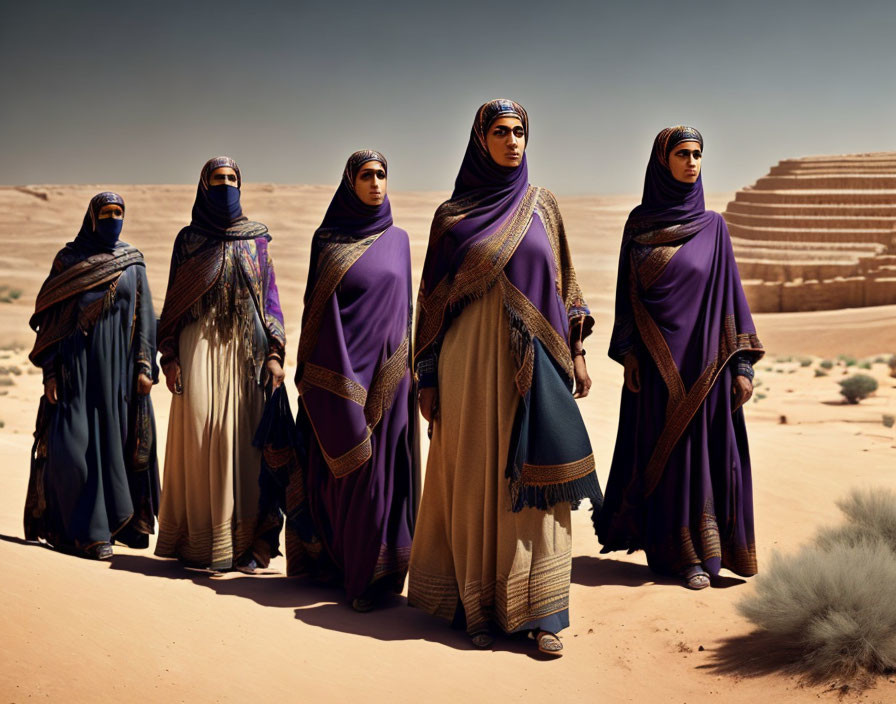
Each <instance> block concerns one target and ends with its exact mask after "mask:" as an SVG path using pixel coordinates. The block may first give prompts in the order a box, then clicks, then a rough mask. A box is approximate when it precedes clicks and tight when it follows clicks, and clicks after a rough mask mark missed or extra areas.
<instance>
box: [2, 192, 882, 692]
mask: <svg viewBox="0 0 896 704" xmlns="http://www.w3.org/2000/svg"><path fill="white" fill-rule="evenodd" d="M98 190H102V189H101V188H99V187H93V186H77V187H71V186H64V187H63V186H59V187H56V186H39V187H29V188H25V189H14V188H0V241H2V242H3V245H4V246H3V247H2V248H0V252H2V254H0V287H2V286H6V287H7V288H6V289H5V293H4V289H2V288H0V298H3V297H8V293H9V292H11V291H12V292H13V293H14V294H15V292H20V296H19V298H18V300H16V301H14V302H12V303H3V302H0V331H2V332H0V348H3V349H0V421H2V423H3V426H2V428H0V561H2V564H3V569H2V573H0V574H2V584H3V591H4V595H5V598H4V599H2V602H0V628H2V631H0V633H2V636H3V638H2V641H0V649H2V658H0V698H2V699H3V701H6V702H25V701H31V700H38V699H41V700H49V701H66V702H82V701H83V702H92V701H111V700H117V701H138V700H139V701H153V702H154V701H236V700H239V699H244V698H247V697H253V698H258V697H262V696H263V697H264V698H265V699H270V700H275V699H277V700H286V701H311V700H312V699H317V700H321V699H322V700H324V701H344V700H354V701H359V700H362V699H367V700H373V701H381V700H390V701H414V700H423V699H425V700H427V701H436V702H438V701H449V700H457V699H458V698H459V697H463V698H464V699H465V700H468V701H484V700H490V701H503V700H521V699H524V698H526V699H531V698H532V697H540V699H541V700H546V699H545V698H547V697H549V698H550V699H549V701H578V700H583V699H586V700H588V701H593V700H600V701H605V702H699V701H709V700H714V701H723V702H756V701H759V700H761V699H768V700H774V701H778V702H803V701H807V702H808V701H818V700H819V699H821V700H831V701H835V700H836V699H837V693H836V692H831V691H825V690H824V689H823V688H806V687H802V686H801V685H800V683H799V682H798V681H797V680H796V679H795V678H794V677H792V676H789V675H786V674H782V673H781V672H779V671H778V670H777V663H775V661H774V660H773V659H770V658H768V657H767V656H766V655H765V654H764V653H763V652H761V651H760V652H757V647H756V643H757V641H756V639H755V638H752V637H751V636H750V633H751V628H750V626H749V624H748V623H747V622H746V621H745V620H744V619H742V618H741V617H740V616H739V615H738V614H737V612H736V610H735V608H734V605H735V603H736V602H737V601H738V600H739V599H741V598H742V597H743V596H745V595H746V594H748V593H750V592H751V590H752V588H753V587H752V585H751V584H750V583H744V582H743V580H740V579H736V578H734V577H729V578H728V579H726V580H725V582H724V584H723V586H722V588H713V589H708V590H705V591H703V592H698V593H693V592H689V591H687V590H685V589H683V588H681V587H680V586H678V585H677V584H673V583H668V582H656V581H654V576H653V575H652V574H651V573H650V572H649V571H648V570H647V568H646V567H645V561H644V557H643V554H635V555H624V554H618V553H614V554H612V555H604V556H600V555H599V545H598V543H597V540H596V538H595V537H594V535H593V532H592V529H591V524H590V516H589V512H587V511H584V510H582V511H579V512H578V513H576V514H575V515H574V519H573V526H574V527H573V531H574V555H575V557H574V560H573V584H572V593H571V599H572V604H571V620H572V624H571V627H570V628H569V629H568V630H567V631H564V633H563V637H564V642H565V645H566V650H565V653H566V654H565V656H564V657H563V658H562V659H560V660H559V661H556V662H546V661H544V660H542V659H540V658H538V657H536V656H534V655H532V653H531V650H532V649H531V646H530V644H529V643H527V642H518V641H513V640H499V641H498V643H497V646H496V649H495V651H494V652H478V651H474V650H472V649H471V647H470V646H469V645H468V643H467V639H466V637H465V636H464V635H463V634H462V633H460V632H457V631H452V630H450V629H449V628H447V627H445V626H443V624H441V623H440V622H437V621H435V620H433V619H431V618H430V617H428V616H426V615H424V614H422V613H419V612H417V611H416V610H414V609H410V608H407V605H406V602H405V600H404V598H403V597H402V598H401V599H397V600H396V601H395V602H394V603H393V604H392V605H391V606H390V607H389V608H386V609H384V610H382V611H378V612H374V613H371V614H355V613H354V612H353V611H351V609H350V608H348V607H347V606H345V605H344V604H343V603H342V600H341V599H340V594H338V593H336V592H333V591H329V590H325V589H321V588H318V587H314V586H311V585H308V584H306V583H304V582H302V581H297V580H292V579H287V578H285V577H283V576H281V575H271V576H266V577H246V576H242V575H226V576H224V577H217V578H216V577H209V576H207V575H205V574H204V573H200V572H190V571H186V570H183V569H181V568H180V567H179V566H178V565H177V563H175V562H173V561H166V560H160V559H156V558H155V557H153V555H152V551H151V550H149V551H133V550H128V549H126V548H118V547H116V557H115V559H114V560H113V561H112V562H111V563H109V564H106V563H96V562H88V561H85V560H80V559H77V558H74V557H69V556H65V555H61V554H56V553H53V552H52V551H50V550H47V549H43V548H41V547H37V546H32V545H27V544H26V543H25V542H24V541H23V539H22V537H21V536H22V520H21V519H22V502H23V499H24V495H25V488H26V484H27V477H28V452H29V449H30V445H31V432H32V431H33V422H34V413H35V410H36V405H37V399H38V395H39V394H40V391H41V389H40V377H39V375H37V374H35V373H33V371H36V370H30V369H29V368H28V364H27V360H26V356H25V355H26V352H25V350H24V349H23V348H24V347H27V346H28V345H30V344H31V341H32V340H33V337H32V334H31V332H30V331H29V329H28V328H27V319H28V316H29V314H30V309H31V306H32V304H33V300H34V296H35V294H36V292H37V289H38V287H39V285H40V283H41V281H42V280H43V278H44V276H45V275H46V272H47V271H48V269H49V265H50V262H51V259H52V256H53V254H54V253H55V252H56V250H57V249H58V248H59V247H60V246H61V245H62V244H63V243H64V242H65V241H67V240H69V239H71V238H72V237H73V236H74V234H75V233H76V232H77V230H78V226H79V224H80V221H81V218H82V216H83V213H84V209H85V207H86V203H87V201H88V199H89V198H90V196H91V195H93V193H95V192H97V191H98ZM117 190H118V191H119V192H120V193H121V194H122V195H123V196H124V197H125V200H126V202H127V208H128V210H127V216H126V224H125V229H124V234H123V238H124V239H125V240H127V241H129V242H131V243H133V244H135V245H137V246H138V247H140V249H141V250H143V252H144V253H145V254H146V257H147V261H148V267H149V278H150V283H151V286H152V289H153V292H154V294H155V296H154V300H155V304H156V308H157V310H160V309H161V303H162V298H163V296H164V287H165V283H166V280H167V271H168V257H169V255H170V248H171V243H172V240H173V237H174V235H175V234H176V232H177V230H178V228H179V227H180V226H181V225H183V224H184V223H185V222H186V221H187V220H188V218H189V210H190V205H191V203H192V199H193V193H194V190H193V188H192V187H187V186H121V187H119V188H118V189H117ZM331 193H332V189H331V188H330V187H316V186H268V185H254V186H253V185H249V186H247V187H246V188H245V194H244V198H243V201H244V207H245V210H246V212H247V213H248V214H249V215H250V216H251V217H252V218H254V219H258V220H261V221H263V222H266V223H267V224H268V225H269V227H270V229H271V232H272V233H273V235H274V241H273V244H272V252H273V254H274V256H275V260H276V266H277V273H278V282H279V285H280V292H281V300H282V302H283V308H284V312H285V315H286V321H287V330H288V332H289V334H290V340H289V346H290V348H291V349H294V346H295V344H296V343H297V341H298V323H299V318H300V315H301V296H302V291H303V288H304V284H305V277H306V272H307V256H308V247H309V243H310V237H311V233H312V231H313V229H314V227H315V225H316V224H317V223H318V222H319V220H320V217H321V216H322V213H323V211H324V209H325V207H326V205H327V203H328V201H329V198H330V196H331ZM443 196H444V194H440V193H401V194H395V195H394V196H393V197H392V202H393V210H394V214H395V220H396V222H397V223H398V224H399V225H401V226H402V227H404V228H405V229H407V230H408V231H409V232H410V234H411V240H412V249H413V252H412V253H413V257H414V263H415V275H417V276H419V269H420V266H421V264H422V260H423V254H424V250H425V245H426V235H427V232H428V226H429V220H430V217H431V214H432V212H433V210H434V208H435V206H436V204H437V203H438V202H439V201H440V200H441V199H442V197H443ZM729 197H730V195H729V194H719V195H717V196H711V197H710V198H709V199H708V200H709V202H708V205H709V207H712V208H714V209H717V210H721V209H722V208H723V207H724V205H725V203H726V202H727V200H728V199H729ZM635 201H636V199H635V198H634V197H621V196H614V197H588V198H585V197H581V198H568V199H564V198H561V199H560V202H561V207H562V210H563V213H564V217H565V219H566V224H567V229H568V231H569V234H570V239H571V243H572V248H573V255H574V261H575V263H576V267H577V270H578V273H579V279H580V281H581V282H582V283H583V286H584V288H585V293H586V296H587V298H588V300H589V302H590V303H591V305H592V308H593V309H594V311H595V314H596V317H597V320H598V324H597V331H596V334H595V336H594V337H593V338H592V339H591V341H590V344H589V350H591V351H592V352H591V354H590V355H589V356H588V363H589V368H590V372H591V375H592V378H593V380H594V387H593V390H592V393H591V396H589V397H588V398H587V399H585V400H584V401H582V403H581V408H582V411H583V414H584V416H585V420H586V422H587V425H588V429H589V432H590V434H591V440H592V443H593V445H594V448H595V454H596V457H597V460H598V472H599V475H600V478H601V483H602V484H605V483H606V477H607V472H608V469H609V464H610V458H611V454H612V443H613V440H614V438H615V433H616V423H617V417H618V416H617V413H618V399H619V388H620V384H621V373H620V369H619V368H618V367H617V366H616V365H615V364H614V363H613V362H611V361H610V360H609V359H607V358H606V357H605V356H604V354H603V352H604V350H605V349H606V345H607V341H608V335H609V328H610V325H611V323H612V321H611V317H610V309H611V305H612V299H613V295H614V294H613V285H614V281H615V271H616V256H617V247H618V243H619V239H620V233H621V227H622V223H623V222H624V219H625V215H626V213H627V211H628V209H629V208H630V207H631V206H632V204H633V203H634V202H635ZM894 320H896V306H890V307H886V308H875V309H862V310H847V311H831V312H823V313H801V314H779V315H762V316H757V319H756V322H757V326H758V329H759V334H760V337H761V338H762V339H763V341H764V342H765V345H766V347H767V349H768V350H769V354H768V356H767V357H766V360H765V361H764V362H762V363H761V364H760V366H759V369H758V372H757V378H758V379H759V382H758V385H757V389H756V391H757V393H756V397H757V399H756V400H755V401H754V402H751V403H750V404H749V406H748V409H747V414H748V423H749V429H750V433H751V434H750V442H751V448H752V456H753V467H754V485H755V497H754V498H755V504H756V522H757V542H758V546H759V557H760V569H762V566H763V564H767V563H768V558H769V556H770V554H771V553H772V551H775V550H780V551H784V552H790V551H793V550H795V549H796V548H797V547H798V546H799V545H800V544H801V543H803V542H804V541H805V540H806V539H807V538H809V537H810V536H811V535H812V534H813V533H814V531H815V530H817V529H818V528H820V527H821V526H825V525H830V524H831V523H833V522H837V521H838V520H839V517H838V512H837V509H836V507H835V505H834V502H835V501H836V500H837V499H838V498H839V497H841V496H843V495H844V494H845V493H846V492H847V491H848V490H849V489H850V488H851V487H853V486H882V487H884V486H885V487H891V488H896V436H894V429H892V428H890V429H887V428H885V427H884V425H883V424H882V418H883V416H884V414H891V415H896V379H893V378H890V377H889V376H888V374H887V371H888V370H887V367H886V365H884V364H882V363H876V364H875V363H872V364H871V369H870V370H866V373H870V374H872V375H874V376H875V377H876V378H877V379H878V381H879V383H880V389H879V390H878V392H877V394H876V395H875V396H873V397H872V398H869V399H867V400H865V401H863V402H862V403H861V404H859V405H857V406H850V405H844V404H842V403H840V402H839V395H838V386H837V385H836V383H835V382H836V381H837V380H838V379H841V378H844V374H848V373H851V372H852V371H853V369H847V367H846V366H845V364H844V363H842V362H841V363H839V364H837V365H836V366H835V367H834V368H833V369H832V370H831V371H830V372H829V374H828V375H827V376H816V375H815V374H816V372H815V370H816V369H817V368H818V365H819V361H820V360H821V359H823V358H832V359H836V357H837V355H839V354H848V355H854V356H856V357H859V358H870V359H871V360H873V359H874V358H875V357H877V356H889V354H890V353H894V352H896V325H894ZM803 357H805V360H804V361H801V358H803ZM788 358H791V359H788ZM802 364H807V366H801V365H802ZM291 373H292V370H291V369H288V370H287V376H288V378H289V377H290V376H291ZM760 395H762V398H759V397H760ZM153 396H154V399H155V404H156V413H157V419H158V425H159V430H160V435H161V436H162V440H163V442H162V445H164V436H165V430H166V428H167V420H168V405H169V399H168V392H167V390H166V389H165V388H164V386H159V387H156V389H155V390H154V391H153ZM782 416H784V417H785V418H786V423H782V422H781V417H782ZM424 449H425V448H424ZM160 450H161V452H162V453H164V447H162V448H160ZM424 456H425V455H424ZM272 566H273V567H274V568H276V569H279V570H283V569H284V567H285V565H284V562H283V559H282V558H278V559H276V560H275V561H274V562H273V565H272ZM850 699H855V700H858V701H866V702H896V678H891V679H889V680H887V679H884V680H882V681H881V682H880V683H879V684H878V686H877V687H876V688H875V689H872V690H869V691H867V692H865V693H864V694H861V695H850Z"/></svg>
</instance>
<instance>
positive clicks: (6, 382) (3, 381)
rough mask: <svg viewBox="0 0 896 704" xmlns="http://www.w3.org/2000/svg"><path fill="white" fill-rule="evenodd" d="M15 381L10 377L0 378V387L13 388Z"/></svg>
mask: <svg viewBox="0 0 896 704" xmlns="http://www.w3.org/2000/svg"><path fill="white" fill-rule="evenodd" d="M13 383H14V382H13V380H12V379H10V378H9V377H8V376H0V386H12V385H13Z"/></svg>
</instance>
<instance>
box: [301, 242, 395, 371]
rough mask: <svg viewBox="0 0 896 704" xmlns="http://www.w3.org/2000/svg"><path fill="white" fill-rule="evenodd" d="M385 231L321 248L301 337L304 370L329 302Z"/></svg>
mask: <svg viewBox="0 0 896 704" xmlns="http://www.w3.org/2000/svg"><path fill="white" fill-rule="evenodd" d="M383 232H385V230H383ZM383 232H380V233H378V234H376V235H372V236H371V237H368V238H367V239H364V240H359V241H357V242H328V243H327V244H325V245H324V246H323V247H322V248H321V251H320V254H319V257H320V259H319V260H318V275H317V282H316V283H315V286H314V290H313V291H312V292H311V298H310V300H309V301H308V304H307V305H306V307H305V311H306V318H305V323H304V325H303V326H302V334H301V337H300V338H299V354H298V364H299V370H300V371H301V370H302V368H303V366H304V363H305V362H307V361H308V359H309V358H310V356H311V352H312V350H314V346H315V345H316V344H317V334H318V332H319V331H320V323H321V320H322V319H323V315H324V307H325V306H326V303H327V301H328V300H330V296H332V295H333V293H334V292H335V291H336V288H337V287H338V286H339V282H340V281H342V277H343V276H345V272H347V271H348V270H349V269H351V267H352V265H353V264H354V263H355V262H356V261H358V259H360V258H361V255H363V254H364V252H366V251H367V249H368V248H369V247H370V245H372V244H373V243H374V242H376V241H377V240H378V239H379V238H380V236H382V234H383ZM300 381H301V380H300Z"/></svg>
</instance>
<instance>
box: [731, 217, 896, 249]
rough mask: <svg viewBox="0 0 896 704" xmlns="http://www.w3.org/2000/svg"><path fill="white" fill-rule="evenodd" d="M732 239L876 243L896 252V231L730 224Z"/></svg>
mask: <svg viewBox="0 0 896 704" xmlns="http://www.w3.org/2000/svg"><path fill="white" fill-rule="evenodd" d="M728 231H729V232H730V233H731V236H732V237H743V238H745V239H751V240H792V241H794V242H876V243H879V244H882V245H885V246H887V247H892V248H893V249H894V250H896V230H890V229H869V228H864V229H855V230H844V229H830V230H827V229H822V228H805V229H801V228H785V227H751V226H747V225H738V224H736V223H729V225H728Z"/></svg>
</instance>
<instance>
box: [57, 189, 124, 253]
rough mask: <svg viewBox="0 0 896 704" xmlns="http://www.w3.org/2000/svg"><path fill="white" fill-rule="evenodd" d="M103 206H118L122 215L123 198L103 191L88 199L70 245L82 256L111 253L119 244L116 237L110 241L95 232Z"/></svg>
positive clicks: (107, 237)
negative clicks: (79, 225)
mask: <svg viewBox="0 0 896 704" xmlns="http://www.w3.org/2000/svg"><path fill="white" fill-rule="evenodd" d="M105 205H119V206H121V210H122V213H124V198H122V197H121V196H120V195H118V194H117V193H113V192H112V191H103V192H102V193H97V194H96V195H95V196H94V197H93V198H91V199H90V204H89V205H88V206H87V212H86V213H85V214H84V220H83V221H82V222H81V229H80V230H79V231H78V235H77V237H75V239H74V241H73V242H71V243H70V246H71V247H72V248H73V249H75V250H77V251H81V252H83V253H84V254H97V253H99V252H112V251H113V250H115V248H116V247H118V246H119V245H120V244H121V245H123V244H124V243H122V242H119V240H118V237H117V236H116V237H115V238H114V240H113V239H111V238H110V237H109V236H106V235H104V234H103V233H100V232H98V231H97V228H98V227H99V226H100V210H102V209H103V206H105Z"/></svg>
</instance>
